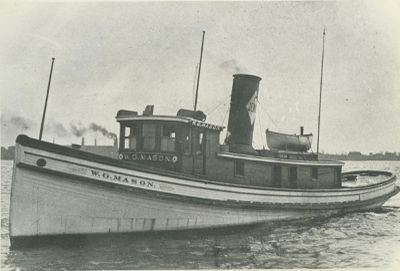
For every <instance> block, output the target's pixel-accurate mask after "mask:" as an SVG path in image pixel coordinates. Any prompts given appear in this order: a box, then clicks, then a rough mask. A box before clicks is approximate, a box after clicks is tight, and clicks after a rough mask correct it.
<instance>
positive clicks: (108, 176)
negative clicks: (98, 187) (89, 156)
mask: <svg viewBox="0 0 400 271" xmlns="http://www.w3.org/2000/svg"><path fill="white" fill-rule="evenodd" d="M91 172H92V175H93V176H94V177H97V178H101V179H105V180H107V181H111V182H116V183H123V184H129V185H134V186H141V187H149V188H156V185H155V184H154V183H153V182H152V181H149V180H144V179H140V178H134V177H127V176H123V175H119V174H115V173H108V172H102V171H99V170H93V169H92V170H91Z"/></svg>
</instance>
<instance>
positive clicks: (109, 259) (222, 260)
mask: <svg viewBox="0 0 400 271" xmlns="http://www.w3.org/2000/svg"><path fill="white" fill-rule="evenodd" d="M357 168H368V169H384V170H390V171H393V172H395V173H396V175H398V176H399V177H400V162H394V161H391V162H387V161H379V162H377V161H362V162H353V161H352V162H347V163H346V165H345V170H349V169H357ZM11 172H12V162H10V161H1V267H2V269H3V268H4V269H14V268H16V267H19V268H20V269H22V270H35V269H40V270H43V269H47V270H76V269H176V268H180V269H189V268H190V269H193V268H196V269H198V268H347V267H349V268H358V267H391V266H395V265H399V264H400V194H397V195H396V196H395V197H394V198H392V199H390V200H389V201H388V202H387V203H386V204H385V205H384V207H383V208H382V210H380V211H379V212H365V213H356V214H349V215H345V216H342V217H332V218H329V219H325V220H309V221H301V222H286V223H280V224H266V225H262V226H257V227H251V228H244V229H243V228H241V229H225V230H218V231H201V232H199V231H197V232H195V231H189V232H183V233H164V234H157V235H154V234H153V235H143V234H141V235H139V234H128V235H118V236H107V235H101V236H96V237H95V236H89V237H88V236H86V237H85V238H83V239H82V240H74V241H68V242H58V243H55V244H54V243H53V244H48V245H41V246H35V247H30V248H18V249H15V250H10V248H9V245H10V242H9V236H8V212H9V200H10V180H11Z"/></svg>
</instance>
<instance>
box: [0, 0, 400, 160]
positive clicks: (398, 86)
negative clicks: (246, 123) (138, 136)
mask: <svg viewBox="0 0 400 271" xmlns="http://www.w3.org/2000/svg"><path fill="white" fill-rule="evenodd" d="M399 25H400V2H399V1H395V0H385V1H316V2H310V1H306V2H301V1H295V2H288V1H278V2H269V1H262V2H236V1H235V2H173V3H166V2H151V3H144V2H118V3H117V2H88V3H83V2H78V3H57V2H53V3H48V2H47V3H37V2H36V3H32V2H27V3H19V2H2V3H1V4H0V36H1V40H2V42H0V84H1V87H0V94H1V145H2V146H9V145H13V144H14V142H15V138H16V136H17V135H18V134H27V135H29V136H31V137H35V138H37V137H38V135H39V129H40V122H41V118H42V112H43V105H44V99H45V95H46V90H47V84H48V77H49V72H50V66H51V58H52V57H55V58H56V60H55V62H54V69H53V76H52V82H51V87H50V96H49V101H48V107H47V115H46V123H45V129H44V132H43V139H44V140H46V141H50V142H52V141H55V143H57V144H71V143H80V142H81V136H84V137H85V142H86V143H87V144H93V143H94V140H95V139H96V140H97V143H98V144H112V143H113V142H112V139H111V137H110V136H109V135H110V134H109V133H115V134H118V130H119V125H118V123H117V122H116V120H115V116H116V113H117V111H118V110H119V109H127V110H134V111H138V112H139V113H141V112H142V111H143V110H144V108H145V107H146V105H148V104H153V105H154V106H155V108H154V113H155V114H160V115H175V114H176V112H177V111H178V110H179V109H180V108H187V109H191V108H193V96H194V94H193V89H194V80H195V73H196V66H197V63H198V62H199V55H200V46H201V37H202V31H203V30H204V31H206V34H205V42H204V54H203V62H202V69H201V77H200V87H199V100H198V109H200V110H203V111H204V112H205V113H206V114H207V121H208V122H212V123H215V124H219V125H221V124H222V125H224V126H226V125H227V123H228V116H227V114H226V113H227V111H228V110H229V95H230V92H231V89H232V79H233V77H232V75H233V74H235V73H249V74H254V75H257V76H260V77H261V78H262V80H261V83H260V93H259V104H258V107H257V117H256V121H255V127H254V143H253V144H254V146H255V147H258V148H260V147H263V146H266V139H265V129H267V128H268V129H270V130H274V131H280V132H285V133H299V127H300V126H304V127H305V132H306V133H308V132H311V133H313V134H314V141H313V146H312V149H313V151H316V148H317V147H316V141H317V140H316V135H317V123H318V101H319V90H320V89H319V88H320V76H321V74H320V73H321V54H322V32H323V29H324V28H326V38H325V57H324V71H323V84H322V114H321V132H320V150H322V151H324V152H330V153H344V152H349V151H361V152H363V153H369V152H381V151H383V152H385V151H390V152H394V151H395V152H399V151H400V116H399V113H400V112H399V111H400V28H399V27H398V26H399ZM93 127H97V128H98V129H93ZM223 137H224V134H223V135H222V139H223Z"/></svg>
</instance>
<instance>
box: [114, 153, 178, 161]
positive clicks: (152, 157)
mask: <svg viewBox="0 0 400 271" xmlns="http://www.w3.org/2000/svg"><path fill="white" fill-rule="evenodd" d="M119 159H120V160H132V161H152V162H163V163H176V162H177V161H178V157H177V156H176V155H171V154H163V153H139V152H134V153H121V154H120V155H119Z"/></svg>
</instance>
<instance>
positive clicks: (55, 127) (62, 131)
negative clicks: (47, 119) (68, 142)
mask: <svg viewBox="0 0 400 271" xmlns="http://www.w3.org/2000/svg"><path fill="white" fill-rule="evenodd" d="M50 127H51V130H52V131H53V132H54V133H55V134H56V135H57V136H59V137H67V136H69V135H70V134H71V133H70V132H69V131H68V130H67V129H66V128H65V127H64V125H63V124H62V123H52V124H51V125H50Z"/></svg>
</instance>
